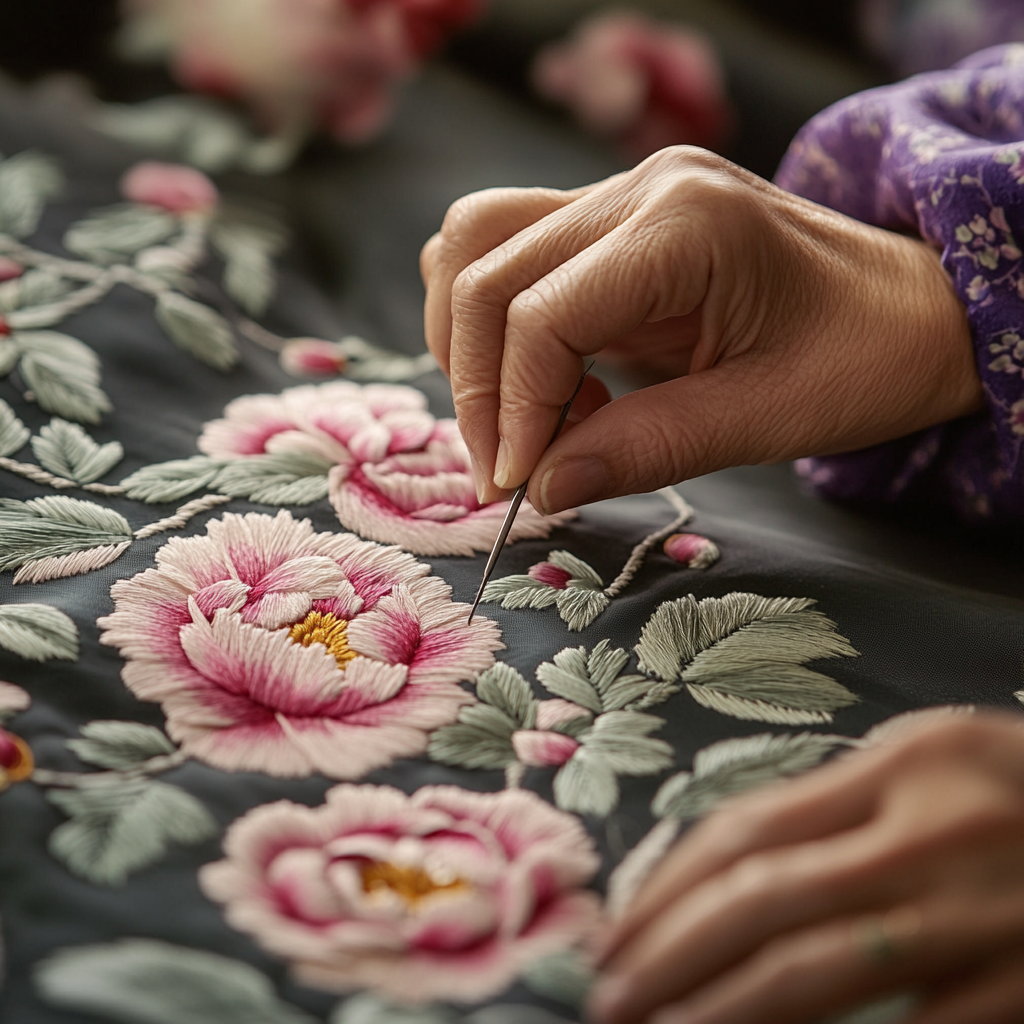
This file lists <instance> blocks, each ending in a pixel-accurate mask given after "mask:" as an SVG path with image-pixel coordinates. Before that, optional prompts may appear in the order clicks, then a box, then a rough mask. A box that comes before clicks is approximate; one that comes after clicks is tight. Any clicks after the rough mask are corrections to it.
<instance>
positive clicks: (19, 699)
mask: <svg viewBox="0 0 1024 1024" xmlns="http://www.w3.org/2000/svg"><path fill="white" fill-rule="evenodd" d="M31 703H32V698H31V697H30V696H29V695H28V694H27V693H26V692H25V691H24V690H23V689H22V688H21V687H20V686H15V685H14V683H3V682H0V718H2V717H6V716H7V715H13V714H15V712H18V711H24V710H25V709H26V708H27V707H29V706H30V705H31Z"/></svg>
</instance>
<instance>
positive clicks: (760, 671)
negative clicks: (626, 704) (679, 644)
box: [684, 662, 858, 713]
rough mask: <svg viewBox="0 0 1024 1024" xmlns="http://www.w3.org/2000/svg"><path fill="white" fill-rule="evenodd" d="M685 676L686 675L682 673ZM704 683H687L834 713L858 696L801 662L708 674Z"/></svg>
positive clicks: (727, 692)
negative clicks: (800, 663) (805, 666)
mask: <svg viewBox="0 0 1024 1024" xmlns="http://www.w3.org/2000/svg"><path fill="white" fill-rule="evenodd" d="M684 678H686V676H685V675H684ZM702 679H706V680H707V681H706V682H703V681H702V682H700V683H690V682H689V680H687V683H688V685H689V686H690V687H691V689H692V688H696V686H699V687H700V688H701V689H702V690H705V691H706V690H715V691H716V692H718V693H724V694H728V695H729V696H732V697H742V698H743V699H744V700H748V701H763V702H765V703H767V704H780V705H782V706H783V707H787V708H793V709H795V710H798V711H825V712H829V713H831V712H833V711H837V710H838V709H839V708H845V707H849V706H850V705H851V704H856V703H857V699H858V698H857V695H856V694H854V693H851V692H850V690H848V689H847V688H846V687H845V686H843V685H842V683H837V682H836V681H835V680H834V679H832V678H831V677H830V676H826V675H823V674H822V673H821V672H814V671H812V670H811V669H809V668H804V667H803V666H802V665H780V664H775V663H772V662H767V663H762V664H760V665H757V664H755V665H754V666H752V667H751V668H747V669H742V668H741V669H736V670H734V671H732V672H716V673H714V674H711V673H708V674H706V675H704V676H703V677H702Z"/></svg>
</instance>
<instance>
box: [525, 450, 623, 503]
mask: <svg viewBox="0 0 1024 1024" xmlns="http://www.w3.org/2000/svg"><path fill="white" fill-rule="evenodd" d="M607 493H608V470H606V469H605V468H604V463H603V462H600V461H599V460H598V459H593V458H591V457H590V456H584V457H582V458H575V459H562V460H561V461H559V462H556V463H555V464H554V465H553V466H552V467H551V468H550V469H549V470H548V471H547V472H546V473H545V474H544V479H543V480H541V484H540V504H541V511H542V512H543V513H544V514H545V515H548V516H549V515H551V513H552V512H561V511H562V509H564V508H568V507H569V506H570V505H586V504H588V503H589V502H591V501H597V500H598V499H599V498H603V497H605V495H606V494H607Z"/></svg>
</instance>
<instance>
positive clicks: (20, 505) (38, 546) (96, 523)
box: [0, 494, 132, 572]
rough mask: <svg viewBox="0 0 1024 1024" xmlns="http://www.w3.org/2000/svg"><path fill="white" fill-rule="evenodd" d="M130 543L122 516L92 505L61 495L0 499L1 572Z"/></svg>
mask: <svg viewBox="0 0 1024 1024" xmlns="http://www.w3.org/2000/svg"><path fill="white" fill-rule="evenodd" d="M131 539H132V528H131V527H130V526H129V525H128V521H127V520H126V519H125V518H124V516H122V515H120V514H119V513H117V512H114V511H113V510H112V509H106V508H103V507H102V506H101V505H97V504H95V503H94V502H91V501H79V500H78V499H77V498H69V497H67V496H66V495H63V494H54V495H48V496H47V497H44V498H32V499H31V500H30V501H15V500H14V499H12V498H0V572H3V571H4V570H6V569H16V568H18V566H19V565H21V564H22V563H24V562H28V561H34V560H36V559H40V558H60V557H61V556H62V555H70V554H72V553H73V552H75V551H84V550H86V549H87V548H97V547H104V546H107V545H116V544H120V543H123V542H124V541H126V540H131Z"/></svg>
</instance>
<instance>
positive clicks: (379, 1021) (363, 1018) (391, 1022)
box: [328, 992, 463, 1024]
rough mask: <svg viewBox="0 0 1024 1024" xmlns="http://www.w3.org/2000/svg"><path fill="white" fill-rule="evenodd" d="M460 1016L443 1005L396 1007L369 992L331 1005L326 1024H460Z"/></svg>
mask: <svg viewBox="0 0 1024 1024" xmlns="http://www.w3.org/2000/svg"><path fill="white" fill-rule="evenodd" d="M462 1021H463V1017H462V1015H461V1014H460V1013H459V1012H458V1011H457V1010H454V1009H451V1008H450V1007H447V1006H396V1005H395V1004H394V1003H389V1002H387V1001H386V1000H384V999H381V998H380V996H375V995H372V994H371V993H369V992H361V993H360V994H359V995H356V996H352V997H351V998H350V999H346V1000H345V1002H343V1003H340V1004H339V1005H338V1006H337V1007H335V1009H334V1011H333V1012H332V1013H331V1015H330V1017H329V1018H328V1024H462Z"/></svg>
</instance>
